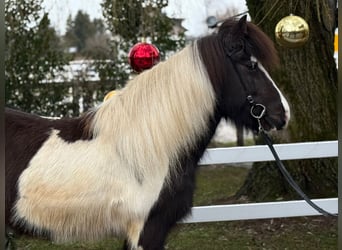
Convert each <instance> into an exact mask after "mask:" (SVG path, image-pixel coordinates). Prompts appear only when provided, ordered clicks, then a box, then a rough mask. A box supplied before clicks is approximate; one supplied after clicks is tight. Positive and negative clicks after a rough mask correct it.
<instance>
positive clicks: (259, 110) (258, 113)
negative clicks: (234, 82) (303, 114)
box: [247, 95, 337, 217]
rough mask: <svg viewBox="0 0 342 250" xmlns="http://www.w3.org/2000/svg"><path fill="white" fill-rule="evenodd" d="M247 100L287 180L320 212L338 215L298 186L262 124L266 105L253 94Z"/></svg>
mask: <svg viewBox="0 0 342 250" xmlns="http://www.w3.org/2000/svg"><path fill="white" fill-rule="evenodd" d="M247 100H248V102H249V103H250V105H251V110H250V113H251V116H252V117H254V118H255V119H257V121H258V125H259V128H258V129H259V133H260V134H261V135H262V137H263V139H264V141H265V143H266V144H267V146H268V147H269V149H270V150H271V152H272V154H273V156H274V159H275V160H276V164H277V166H278V168H279V170H280V172H281V173H282V175H283V176H284V178H285V179H286V180H287V182H288V183H289V184H290V185H291V187H292V188H293V189H294V190H295V191H296V192H297V194H299V195H300V196H301V197H302V198H303V199H304V200H305V201H306V202H307V203H308V204H309V205H310V206H311V207H313V208H314V209H316V210H317V211H318V212H319V213H321V214H323V215H324V216H333V217H336V216H337V214H332V213H329V212H327V211H325V210H324V209H322V208H321V207H319V206H317V205H316V204H315V203H313V202H312V201H311V200H310V198H309V197H308V196H307V195H306V194H305V193H304V192H303V190H302V189H301V188H300V187H299V186H298V184H297V183H296V182H295V180H294V179H293V178H292V176H291V175H290V173H289V172H288V171H287V169H286V168H285V166H284V164H283V163H282V162H281V160H280V158H279V156H278V154H277V152H276V150H275V148H274V147H273V142H272V140H271V138H270V137H269V136H268V134H267V133H266V132H265V130H264V128H263V127H262V125H261V122H260V119H261V118H262V117H263V116H264V115H265V112H266V107H265V106H264V105H262V104H257V103H255V102H254V100H253V97H252V96H251V95H248V96H247Z"/></svg>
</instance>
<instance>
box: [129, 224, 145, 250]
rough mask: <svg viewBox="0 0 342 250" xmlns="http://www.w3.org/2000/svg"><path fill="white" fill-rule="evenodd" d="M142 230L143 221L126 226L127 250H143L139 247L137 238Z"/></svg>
mask: <svg viewBox="0 0 342 250" xmlns="http://www.w3.org/2000/svg"><path fill="white" fill-rule="evenodd" d="M143 228H144V221H143V220H134V221H131V222H130V223H129V224H128V228H127V237H128V244H127V245H128V249H129V250H143V248H142V247H140V246H139V238H140V234H141V231H142V230H143Z"/></svg>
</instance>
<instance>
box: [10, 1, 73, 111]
mask: <svg viewBox="0 0 342 250" xmlns="http://www.w3.org/2000/svg"><path fill="white" fill-rule="evenodd" d="M41 3H42V1H41V0H18V1H9V0H6V1H5V27H6V31H5V32H6V33H5V34H6V38H5V43H6V49H5V80H6V85H5V102H6V105H7V106H11V107H16V108H19V109H21V110H24V111H28V112H35V113H40V114H44V115H59V114H62V113H65V112H66V108H67V107H64V106H63V105H62V103H61V102H62V100H63V98H64V94H65V92H66V91H67V90H66V89H65V88H64V89H63V88H60V87H59V86H57V85H53V86H52V85H50V84H47V83H44V80H46V78H47V76H48V75H50V76H51V77H53V76H54V72H55V70H56V69H59V70H61V68H62V65H63V64H65V63H66V60H65V58H64V56H63V53H62V51H61V48H60V46H59V38H58V36H57V35H56V32H55V30H54V29H52V28H51V27H50V21H49V18H48V15H47V14H46V13H43V11H42V8H41ZM58 103H59V104H60V105H61V107H60V109H59V111H58V112H57V113H56V112H55V111H56V109H55V108H54V107H53V105H54V104H58Z"/></svg>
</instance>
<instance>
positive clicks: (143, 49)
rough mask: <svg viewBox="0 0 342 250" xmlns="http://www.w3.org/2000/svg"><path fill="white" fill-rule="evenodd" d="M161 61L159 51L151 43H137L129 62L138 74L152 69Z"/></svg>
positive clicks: (132, 49)
mask: <svg viewBox="0 0 342 250" xmlns="http://www.w3.org/2000/svg"><path fill="white" fill-rule="evenodd" d="M159 60H160V53H159V50H158V49H157V47H156V46H154V45H152V44H150V43H137V44H135V45H134V46H133V47H132V48H131V50H130V51H129V53H128V62H129V64H130V65H131V67H132V68H133V70H134V71H135V72H137V73H140V72H142V71H144V70H146V69H150V68H152V67H153V66H154V65H156V64H157V63H158V62H159Z"/></svg>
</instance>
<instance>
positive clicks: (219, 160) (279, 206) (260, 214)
mask: <svg viewBox="0 0 342 250" xmlns="http://www.w3.org/2000/svg"><path fill="white" fill-rule="evenodd" d="M274 147H275V149H276V151H277V153H278V155H279V157H280V159H281V160H295V159H312V158H329V157H337V156H338V142H337V141H321V142H304V143H287V144H275V145H274ZM259 161H274V158H273V155H272V154H271V152H270V150H269V148H268V147H267V146H266V145H265V146H263V145H260V146H248V147H233V148H216V149H208V150H207V151H206V153H205V154H204V156H203V158H202V160H201V162H200V164H201V165H208V164H230V163H245V162H259ZM275 167H276V166H275ZM313 202H315V203H316V204H317V205H318V206H320V207H322V208H323V209H324V210H326V211H328V212H330V213H333V214H336V213H337V212H338V199H337V198H329V199H315V200H313ZM313 215H319V213H318V212H317V211H316V210H315V209H313V208H312V207H311V206H310V205H308V204H307V203H306V202H305V201H304V200H300V201H281V202H264V203H248V204H233V205H218V206H201V207H193V208H192V215H191V216H189V217H188V218H187V219H185V220H184V221H183V222H184V223H195V222H214V221H232V220H249V219H268V218H281V217H296V216H313Z"/></svg>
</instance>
